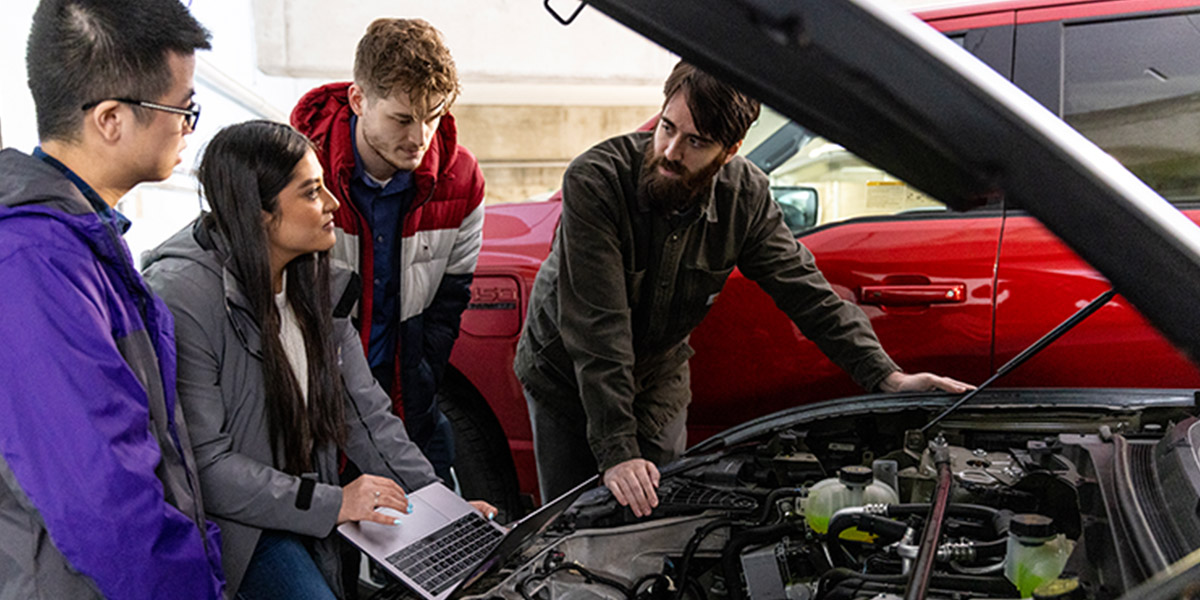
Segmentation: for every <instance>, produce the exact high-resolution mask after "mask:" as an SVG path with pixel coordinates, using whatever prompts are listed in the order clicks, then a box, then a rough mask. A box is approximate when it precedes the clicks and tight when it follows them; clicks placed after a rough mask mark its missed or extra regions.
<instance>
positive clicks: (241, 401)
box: [143, 223, 436, 597]
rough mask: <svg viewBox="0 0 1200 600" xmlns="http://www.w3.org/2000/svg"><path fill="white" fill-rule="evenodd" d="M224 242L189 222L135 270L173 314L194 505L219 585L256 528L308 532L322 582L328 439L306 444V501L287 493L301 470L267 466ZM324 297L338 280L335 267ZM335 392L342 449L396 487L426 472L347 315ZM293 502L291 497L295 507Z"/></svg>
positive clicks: (241, 567) (336, 585)
mask: <svg viewBox="0 0 1200 600" xmlns="http://www.w3.org/2000/svg"><path fill="white" fill-rule="evenodd" d="M223 248H224V244H223V243H222V240H221V239H220V238H219V237H217V236H216V235H209V233H208V232H207V230H205V228H203V227H201V226H197V225H196V224H194V223H193V224H192V225H189V226H187V227H185V228H184V229H183V230H182V231H180V232H179V233H177V234H175V235H174V236H173V237H172V238H171V239H169V240H167V241H166V242H164V243H163V244H162V245H160V246H159V247H158V248H156V249H154V250H152V251H150V252H148V253H147V254H146V255H144V257H143V270H144V272H145V278H146V281H147V282H149V284H150V286H151V287H152V288H153V289H154V291H155V292H156V293H157V294H158V295H160V296H162V298H163V299H164V300H166V302H167V305H168V306H169V307H170V309H171V312H172V313H173V314H174V316H175V344H176V348H177V351H178V355H179V356H178V361H179V362H178V364H179V373H178V382H179V383H178V386H179V402H180V403H181V404H182V405H183V410H184V413H185V416H186V418H187V422H188V425H189V428H190V429H191V436H192V447H193V449H194V450H195V455H196V463H197V467H198V468H199V471H200V484H201V489H202V491H203V493H204V497H205V507H206V509H207V510H208V513H209V515H210V517H212V518H213V520H214V521H216V522H217V524H218V525H220V527H221V538H222V540H221V554H222V563H223V565H224V567H225V576H226V578H227V580H228V587H227V588H226V593H227V594H228V595H229V596H231V597H232V596H233V595H234V594H236V593H237V590H238V587H239V585H240V584H241V581H242V576H243V575H244V574H245V572H246V566H247V565H248V564H249V562H250V557H251V556H252V555H253V553H254V548H255V546H256V545H257V543H258V537H259V533H260V532H261V530H263V529H278V530H283V531H291V532H295V533H298V534H302V535H306V536H311V537H313V538H316V539H317V540H318V542H317V543H316V544H315V548H314V554H315V558H316V561H317V565H318V566H319V567H320V568H321V570H322V572H323V574H324V575H325V579H326V580H327V581H328V582H329V584H330V587H331V588H332V589H333V590H334V593H335V594H337V595H338V596H339V597H341V596H343V595H344V594H342V593H341V575H340V573H341V569H340V561H339V559H338V551H337V544H336V540H335V538H334V536H333V529H334V526H335V524H336V521H337V515H338V511H339V510H340V509H341V503H342V488H341V487H339V486H338V485H337V481H338V456H337V449H336V448H334V447H333V446H327V447H324V448H320V449H319V450H318V451H317V464H316V468H317V473H315V476H316V480H317V484H316V487H315V489H314V491H313V494H312V501H311V504H309V505H308V507H307V508H302V507H301V506H303V502H300V503H298V502H297V496H298V493H297V492H298V491H299V490H300V482H301V478H300V477H297V476H294V475H289V474H287V473H284V472H282V471H280V470H277V469H275V468H273V467H272V464H273V461H272V458H271V446H270V441H269V439H268V433H267V421H266V419H267V409H266V405H265V403H264V395H265V394H264V384H263V376H262V360H261V357H262V354H261V346H260V339H259V336H260V332H259V327H258V324H257V322H256V320H255V319H254V317H253V316H252V314H251V311H250V308H249V303H248V301H247V299H246V296H245V295H244V294H243V293H242V290H241V288H240V283H239V282H238V280H237V279H236V277H235V276H234V275H233V274H232V273H231V272H230V271H229V269H228V268H226V267H225V265H224V264H223V263H224V261H223V260H222V257H223V256H225V255H226V254H225V252H223V251H222V250H223ZM334 270H335V275H334V278H333V280H334V285H333V289H334V294H333V296H334V304H335V305H336V304H337V300H338V299H339V298H343V294H344V293H345V292H346V291H347V290H348V289H349V286H350V275H349V271H348V270H344V269H338V268H336V267H335V269H334ZM334 335H335V336H337V338H338V339H339V340H340V344H339V347H338V355H339V361H338V362H339V363H340V367H341V373H342V378H343V380H344V381H345V385H346V388H345V389H346V391H347V392H348V393H347V394H346V411H345V413H346V435H347V438H346V447H345V453H346V455H347V457H348V458H349V459H350V460H352V461H354V463H355V464H357V465H358V466H359V468H360V469H362V471H363V473H369V474H372V475H380V476H385V477H390V478H391V479H393V480H395V481H396V482H397V483H399V484H400V486H401V487H403V488H404V489H405V491H409V492H411V491H413V490H415V489H417V488H420V487H422V486H424V485H426V484H428V483H430V482H433V481H436V476H435V475H434V473H433V469H432V467H430V465H429V462H428V461H427V460H425V457H424V456H423V455H422V454H421V452H420V450H419V449H418V448H417V446H416V445H414V444H413V443H412V442H410V441H409V439H408V435H407V433H405V430H404V423H403V422H401V420H400V419H399V418H398V417H396V416H395V415H394V414H392V412H391V402H390V401H389V400H388V398H387V395H386V394H385V393H384V392H383V390H382V389H381V388H380V387H379V386H378V384H377V383H376V382H375V378H374V377H373V376H372V375H371V372H370V369H369V367H368V366H367V361H366V358H365V357H364V355H363V349H362V346H361V343H360V342H359V336H358V333H357V332H356V331H355V329H354V327H353V326H352V325H351V323H350V321H349V319H348V318H335V319H334ZM298 504H299V505H300V506H298Z"/></svg>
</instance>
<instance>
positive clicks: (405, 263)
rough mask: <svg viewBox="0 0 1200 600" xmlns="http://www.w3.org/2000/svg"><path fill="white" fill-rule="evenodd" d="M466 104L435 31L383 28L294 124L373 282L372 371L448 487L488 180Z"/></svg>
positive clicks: (356, 264) (308, 99)
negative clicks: (458, 365) (440, 398)
mask: <svg viewBox="0 0 1200 600" xmlns="http://www.w3.org/2000/svg"><path fill="white" fill-rule="evenodd" d="M458 95H459V83H458V75H457V72H456V70H455V66H454V60H453V59H452V58H451V56H450V51H449V50H448V49H447V48H446V45H445V43H444V41H443V39H442V36H441V34H440V33H439V32H438V31H437V30H436V29H434V28H433V27H432V26H431V25H430V24H429V23H427V22H425V21H422V20H420V19H378V20H376V21H375V22H373V23H371V25H370V26H369V27H368V28H367V32H366V34H365V35H364V36H363V38H362V39H361V40H360V41H359V44H358V50H357V53H356V55H355V60H354V81H353V82H342V83H331V84H328V85H324V86H321V87H318V88H316V89H314V90H312V91H310V92H308V93H307V94H306V95H305V96H304V97H303V98H301V100H300V102H299V103H298V104H297V105H296V108H295V109H294V110H293V111H292V119H291V120H292V125H294V126H295V127H296V128H297V129H299V130H300V131H301V132H302V133H304V134H305V135H307V136H309V137H310V138H311V139H312V140H313V142H314V143H316V145H317V148H318V149H319V151H320V152H319V154H320V159H321V163H322V166H323V167H324V169H325V178H326V183H327V185H328V187H329V189H330V191H332V192H333V194H334V195H335V196H336V197H337V198H338V200H339V201H340V202H341V207H340V208H339V209H338V210H337V212H336V213H334V223H335V226H336V227H337V228H338V230H339V231H338V242H337V245H336V246H335V247H334V249H333V256H334V257H335V258H339V259H341V260H344V261H346V262H348V263H349V264H350V265H351V266H352V267H353V268H354V270H355V271H357V272H358V273H359V274H360V275H361V277H362V280H363V295H362V298H361V300H360V301H359V307H358V320H357V325H358V327H359V331H360V333H361V336H362V342H363V346H364V348H365V350H366V353H367V358H368V361H369V362H370V364H371V370H372V372H373V373H374V375H375V378H376V379H377V380H378V381H379V383H380V385H382V386H383V388H384V389H385V390H387V391H388V392H389V394H391V396H392V399H393V405H394V406H395V408H396V410H397V412H399V413H402V414H403V417H404V422H405V424H406V425H407V428H408V434H409V436H410V437H411V438H412V440H413V441H414V442H416V444H417V445H418V446H420V448H421V450H422V451H423V452H424V453H425V455H426V457H428V458H429V461H430V462H431V463H433V466H434V469H435V471H436V472H437V474H438V476H439V477H441V478H442V479H444V480H446V481H448V482H449V481H450V465H451V464H453V461H454V439H453V431H452V430H451V428H450V423H449V421H448V420H447V419H446V417H445V415H443V414H442V413H441V411H440V410H439V409H438V405H437V400H436V393H437V389H438V386H439V385H440V383H441V381H442V376H443V373H444V372H445V369H446V364H447V362H448V361H449V359H450V350H451V349H452V348H453V346H454V340H455V339H456V338H457V337H458V329H459V322H460V319H461V317H462V312H463V310H465V309H466V307H467V304H468V302H469V300H470V297H471V291H470V285H471V278H472V275H473V273H474V271H475V263H476V260H477V259H478V256H479V248H480V245H481V242H482V235H483V175H482V174H481V173H480V170H479V165H478V164H477V163H476V161H475V157H474V156H472V154H471V153H470V151H468V150H467V149H466V148H465V147H463V146H461V145H459V144H458V135H457V129H456V128H455V124H454V117H453V116H452V115H451V114H450V107H451V106H452V105H453V104H454V101H455V99H456V98H457V97H458Z"/></svg>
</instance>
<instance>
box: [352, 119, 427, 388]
mask: <svg viewBox="0 0 1200 600" xmlns="http://www.w3.org/2000/svg"><path fill="white" fill-rule="evenodd" d="M350 131H351V135H350V140H351V144H352V145H353V146H354V176H353V177H352V178H351V179H350V200H351V201H352V202H354V206H355V207H356V208H357V209H358V211H359V212H360V213H362V216H363V218H364V219H366V221H367V227H368V229H369V231H364V232H363V233H362V235H370V236H371V237H372V239H371V242H372V244H373V246H372V248H373V252H372V254H373V258H374V261H375V268H374V272H375V281H372V282H370V284H371V290H372V294H373V302H374V306H375V309H374V311H373V312H374V315H373V317H372V319H371V340H370V342H369V343H368V345H367V360H368V362H370V364H371V368H372V369H378V368H380V367H385V366H387V367H390V366H391V365H392V363H393V361H394V360H395V357H396V343H397V336H398V335H399V334H400V319H399V314H400V271H399V265H400V238H401V235H402V233H403V222H404V214H405V213H406V212H408V207H409V206H410V205H411V204H412V198H413V194H414V193H415V191H416V190H415V189H414V188H413V182H412V171H397V172H396V174H395V175H393V176H392V178H391V180H389V181H388V182H387V183H386V184H384V185H380V184H379V183H377V182H376V181H375V180H373V179H371V178H370V177H369V176H368V175H367V171H366V169H364V168H363V162H362V157H361V156H359V153H358V139H357V136H356V135H355V134H354V132H356V131H358V117H356V116H352V117H350Z"/></svg>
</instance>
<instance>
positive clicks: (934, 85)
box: [588, 0, 1200, 361]
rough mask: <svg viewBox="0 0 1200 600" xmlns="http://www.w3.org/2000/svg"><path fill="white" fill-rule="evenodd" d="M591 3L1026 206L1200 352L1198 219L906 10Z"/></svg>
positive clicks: (687, 53)
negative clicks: (1190, 217) (1185, 213)
mask: <svg viewBox="0 0 1200 600" xmlns="http://www.w3.org/2000/svg"><path fill="white" fill-rule="evenodd" d="M588 3H589V4H591V5H592V6H594V7H596V8H597V9H599V10H601V11H602V12H604V13H606V14H608V15H609V16H611V17H613V18H614V19H616V20H617V21H620V22H621V23H624V24H625V25H627V26H628V27H630V28H632V29H634V30H635V31H638V32H639V33H641V34H643V35H645V36H646V37H648V38H650V39H651V40H654V41H655V42H657V43H659V44H661V45H663V46H664V47H666V48H667V49H669V50H671V51H673V52H675V53H677V54H679V55H680V56H681V57H683V58H684V59H685V60H688V61H689V62H692V63H694V64H696V65H697V66H699V67H700V68H703V69H705V70H707V71H709V72H711V73H713V74H715V75H718V76H720V77H721V78H723V79H725V80H726V81H728V82H730V83H732V84H734V85H736V86H738V87H739V88H740V89H742V90H743V91H745V92H746V93H748V94H750V95H752V96H754V97H756V98H758V99H759V100H760V101H762V102H763V103H765V104H768V105H770V106H771V107H773V108H775V109H776V110H778V111H779V112H781V113H783V114H785V115H787V116H788V117H791V118H792V119H794V120H796V121H797V122H798V123H800V124H801V125H803V126H805V127H807V128H809V129H811V130H813V131H815V132H816V133H818V134H820V135H822V136H824V137H826V138H829V139H831V140H833V141H835V142H837V143H839V144H841V145H843V146H844V147H846V148H847V149H848V150H850V151H852V152H854V153H856V154H858V155H859V156H861V157H862V158H864V159H866V160H867V161H870V162H871V163H873V164H875V165H876V166H878V167H880V168H882V169H885V170H886V171H888V172H890V173H892V174H893V175H895V176H897V177H899V178H900V179H903V180H904V181H906V182H907V183H908V184H909V185H912V186H914V187H916V188H918V189H920V190H922V191H924V192H925V193H927V194H929V195H930V196H932V197H934V198H936V199H938V200H940V201H942V202H945V203H946V204H947V205H949V206H950V207H952V208H955V209H959V210H965V209H968V208H971V207H973V206H977V205H980V204H982V203H984V202H986V201H988V200H992V199H996V198H997V197H1001V198H1003V200H1004V201H1005V202H1006V203H1008V204H1009V205H1010V206H1011V205H1015V206H1018V207H1020V208H1023V209H1025V210H1027V211H1028V212H1029V213H1030V214H1032V215H1034V216H1035V217H1037V218H1038V219H1039V220H1040V221H1041V222H1042V223H1043V224H1044V225H1045V226H1046V227H1047V228H1048V229H1050V230H1051V231H1052V232H1054V233H1055V234H1056V235H1058V236H1059V237H1060V238H1061V239H1062V240H1063V241H1064V242H1066V243H1067V244H1068V245H1069V246H1071V248H1072V249H1073V250H1075V252H1077V253H1078V254H1079V255H1080V256H1081V257H1082V258H1083V259H1084V260H1086V261H1087V262H1088V263H1090V264H1091V265H1092V266H1094V267H1095V268H1096V269H1097V270H1098V271H1100V272H1101V273H1102V274H1103V275H1104V276H1105V277H1107V278H1108V279H1109V280H1110V281H1111V282H1112V283H1113V286H1114V288H1115V289H1116V290H1117V291H1118V292H1119V293H1120V294H1121V295H1123V296H1125V297H1126V298H1127V299H1128V300H1129V301H1130V302H1132V303H1133V304H1134V305H1135V306H1136V307H1137V308H1138V309H1139V311H1141V313H1142V314H1143V315H1145V316H1146V317H1147V318H1148V319H1149V320H1150V321H1151V322H1152V323H1153V324H1154V325H1155V326H1156V327H1157V328H1158V329H1159V330H1160V331H1162V332H1163V333H1164V335H1166V337H1167V338H1168V339H1170V340H1171V341H1172V342H1173V343H1174V344H1175V345H1176V346H1178V347H1179V348H1180V349H1182V350H1183V351H1185V352H1186V353H1187V354H1188V355H1189V356H1190V357H1192V359H1193V361H1195V360H1196V358H1197V357H1200V311H1195V310H1190V308H1189V307H1190V304H1191V299H1193V298H1198V297H1200V228H1197V226H1196V225H1195V224H1194V223H1192V222H1191V221H1189V220H1188V219H1187V218H1186V217H1184V216H1183V215H1182V214H1181V213H1179V211H1177V210H1176V209H1175V208H1174V207H1172V206H1171V205H1170V204H1169V203H1168V202H1166V201H1165V200H1163V199H1162V198H1161V197H1160V196H1159V195H1158V194H1156V193H1155V192H1154V191H1153V190H1151V189H1150V188H1149V187H1147V186H1146V185H1145V184H1143V183H1142V182H1141V181H1140V180H1138V179H1137V178H1136V177H1135V176H1133V175H1132V174H1131V173H1130V172H1129V171H1128V170H1126V169H1125V168H1124V167H1123V166H1122V165H1121V164H1120V163H1118V162H1117V161H1116V160H1115V159H1113V158H1112V157H1110V156H1109V155H1108V154H1106V153H1105V152H1103V151H1102V150H1100V149H1099V148H1097V147H1096V146H1095V145H1094V144H1092V143H1091V142H1090V141H1088V140H1087V139H1086V138H1084V137H1083V136H1082V135H1080V134H1079V133H1077V132H1076V131H1075V130H1073V129H1071V128H1070V127H1069V126H1068V125H1066V124H1065V123H1063V122H1062V121H1061V120H1060V119H1058V118H1057V117H1056V116H1054V115H1053V114H1052V113H1051V112H1049V111H1048V110H1046V109H1045V108H1044V107H1043V106H1041V105H1040V104H1038V103H1037V102H1036V101H1034V100H1033V99H1032V98H1030V97H1029V96H1027V95H1026V94H1025V93H1024V92H1022V91H1021V90H1019V89H1018V88H1017V87H1015V86H1014V85H1013V84H1011V83H1010V82H1008V81H1007V80H1005V79H1003V78H1002V77H1000V76H999V75H998V74H996V73H995V72H994V71H992V70H991V69H990V68H988V67H986V66H985V65H983V63H981V62H979V61H978V60H977V59H976V58H975V57H973V56H971V55H970V54H969V53H968V52H966V51H965V50H963V49H962V48H960V47H958V46H957V45H956V44H954V43H953V42H952V41H950V40H948V39H946V38H945V37H944V36H942V35H941V34H939V33H937V32H936V31H934V30H933V29H932V28H930V27H929V26H927V25H925V24H924V23H922V22H920V21H919V20H917V19H916V18H915V17H913V16H911V15H909V14H907V13H903V12H900V11H898V10H895V9H893V8H891V7H885V6H881V5H879V4H878V3H876V2H874V1H872V0H788V1H783V0H687V1H682V0H681V1H646V0H589V2H588Z"/></svg>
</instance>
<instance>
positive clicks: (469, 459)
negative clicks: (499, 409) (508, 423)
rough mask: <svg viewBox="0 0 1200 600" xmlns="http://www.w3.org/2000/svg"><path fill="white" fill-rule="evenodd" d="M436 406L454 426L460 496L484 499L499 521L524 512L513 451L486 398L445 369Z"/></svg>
mask: <svg viewBox="0 0 1200 600" xmlns="http://www.w3.org/2000/svg"><path fill="white" fill-rule="evenodd" d="M438 407H439V408H441V410H442V413H443V414H445V415H446V418H447V419H449V420H450V425H451V426H452V427H453V428H454V473H455V476H456V477H457V478H458V485H459V487H460V488H461V489H462V495H463V498H466V499H468V500H487V501H488V502H490V503H491V504H492V505H493V506H495V507H496V509H497V510H499V511H500V513H499V514H498V515H496V519H497V520H498V521H499V522H501V523H508V522H510V521H514V520H516V519H519V518H520V517H521V516H523V514H524V508H523V505H522V503H521V490H520V487H519V486H518V484H517V468H516V466H515V465H514V464H513V459H512V452H511V451H510V450H509V448H508V440H507V439H506V438H505V437H504V430H503V429H501V428H500V422H499V421H497V420H496V416H495V415H494V414H492V410H491V408H489V407H488V405H487V402H485V401H484V399H483V398H482V397H481V396H480V395H479V393H478V392H476V391H475V389H474V388H473V387H472V386H471V385H470V383H468V382H467V381H466V380H465V379H464V378H463V377H462V376H461V375H459V374H458V373H455V372H447V373H446V379H445V380H444V381H443V383H442V388H441V390H439V392H438Z"/></svg>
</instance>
